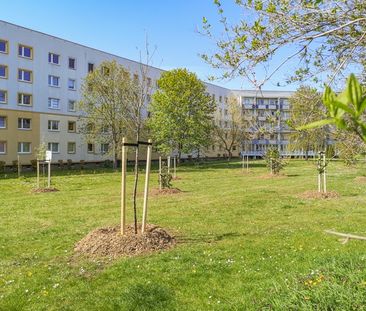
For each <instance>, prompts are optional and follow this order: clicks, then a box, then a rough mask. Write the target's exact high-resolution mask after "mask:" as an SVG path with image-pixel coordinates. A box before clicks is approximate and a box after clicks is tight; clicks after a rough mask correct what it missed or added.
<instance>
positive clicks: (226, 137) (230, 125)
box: [213, 97, 248, 160]
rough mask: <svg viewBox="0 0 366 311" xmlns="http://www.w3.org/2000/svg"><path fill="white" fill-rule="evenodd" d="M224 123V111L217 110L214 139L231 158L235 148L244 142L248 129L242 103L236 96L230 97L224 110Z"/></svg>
mask: <svg viewBox="0 0 366 311" xmlns="http://www.w3.org/2000/svg"><path fill="white" fill-rule="evenodd" d="M224 111H225V112H224V118H225V120H227V121H224V123H222V122H223V121H222V117H223V116H222V111H219V110H217V111H216V116H215V125H214V131H213V134H214V140H215V141H217V142H218V143H219V144H220V145H222V146H223V147H224V149H225V150H226V151H227V153H228V158H229V160H230V159H231V157H232V154H233V148H234V147H235V146H239V145H241V144H242V143H243V140H244V139H245V137H246V131H247V129H248V122H247V121H246V120H245V119H244V114H243V111H242V107H241V105H240V104H239V103H238V100H237V99H236V98H235V97H229V98H228V102H227V105H226V106H225V110H224Z"/></svg>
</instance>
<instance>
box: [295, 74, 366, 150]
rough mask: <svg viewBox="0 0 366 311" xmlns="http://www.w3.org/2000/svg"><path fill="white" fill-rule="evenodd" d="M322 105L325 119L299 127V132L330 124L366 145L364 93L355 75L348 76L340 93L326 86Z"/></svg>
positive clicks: (365, 98) (365, 97)
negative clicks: (325, 113)
mask: <svg viewBox="0 0 366 311" xmlns="http://www.w3.org/2000/svg"><path fill="white" fill-rule="evenodd" d="M323 103H324V106H325V107H326V108H327V115H326V117H325V118H323V119H321V120H318V121H315V122H312V123H308V124H306V125H304V126H301V127H300V128H298V129H299V130H302V129H313V128H319V127H323V126H326V125H329V124H332V125H335V126H336V127H337V128H338V129H339V130H343V131H346V132H350V133H352V134H355V135H356V136H358V137H359V138H360V139H361V140H362V141H363V142H365V143H366V121H365V115H366V92H365V90H364V89H363V88H362V86H361V84H360V83H359V82H358V81H357V78H356V77H355V75H353V74H351V75H350V77H349V78H348V80H347V85H346V87H345V89H344V90H343V92H341V93H338V94H336V93H335V92H333V91H332V89H331V88H330V87H329V86H326V88H325V91H324V94H323Z"/></svg>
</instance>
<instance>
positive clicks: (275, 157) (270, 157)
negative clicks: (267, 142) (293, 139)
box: [264, 147, 287, 175]
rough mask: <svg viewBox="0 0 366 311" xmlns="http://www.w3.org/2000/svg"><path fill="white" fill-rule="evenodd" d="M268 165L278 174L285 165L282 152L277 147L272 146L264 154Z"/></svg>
mask: <svg viewBox="0 0 366 311" xmlns="http://www.w3.org/2000/svg"><path fill="white" fill-rule="evenodd" d="M264 159H265V160H266V163H267V167H268V168H269V169H270V170H271V172H272V173H273V174H275V175H276V174H278V173H279V172H280V171H281V170H282V169H283V168H284V167H285V166H286V164H287V163H286V162H285V160H283V159H282V158H281V155H280V152H279V151H278V149H277V148H276V147H270V148H268V149H267V152H266V154H265V155H264Z"/></svg>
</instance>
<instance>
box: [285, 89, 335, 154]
mask: <svg viewBox="0 0 366 311" xmlns="http://www.w3.org/2000/svg"><path fill="white" fill-rule="evenodd" d="M290 107H291V111H290V119H289V120H288V122H287V123H288V125H289V126H290V127H291V128H293V129H294V132H292V133H291V135H290V137H289V138H290V146H291V148H292V149H293V150H304V151H305V159H306V160H307V159H308V156H309V152H310V151H313V152H315V151H318V150H324V148H325V147H326V138H327V134H328V133H329V131H328V130H327V129H326V128H317V129H305V130H296V129H297V128H298V127H300V126H302V125H305V124H308V123H310V122H314V121H317V120H319V119H321V118H323V117H324V116H325V114H326V111H325V109H324V105H323V103H322V98H321V94H320V93H318V91H317V90H316V89H314V88H311V87H308V86H301V87H300V88H299V89H298V90H297V91H296V93H294V94H293V95H292V96H291V97H290Z"/></svg>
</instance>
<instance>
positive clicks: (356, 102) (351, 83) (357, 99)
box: [347, 74, 362, 113]
mask: <svg viewBox="0 0 366 311" xmlns="http://www.w3.org/2000/svg"><path fill="white" fill-rule="evenodd" d="M347 91H348V97H349V99H350V102H351V103H352V104H353V106H354V107H355V110H356V111H357V112H358V113H359V112H360V107H361V102H362V88H361V85H360V84H359V83H358V81H357V79H356V77H355V75H354V74H351V76H350V77H349V79H348V83H347Z"/></svg>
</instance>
